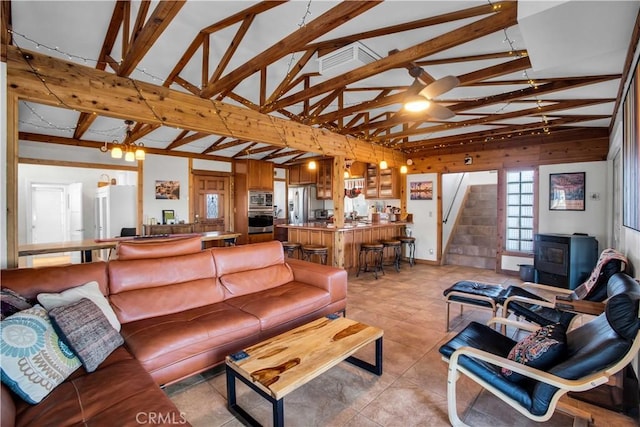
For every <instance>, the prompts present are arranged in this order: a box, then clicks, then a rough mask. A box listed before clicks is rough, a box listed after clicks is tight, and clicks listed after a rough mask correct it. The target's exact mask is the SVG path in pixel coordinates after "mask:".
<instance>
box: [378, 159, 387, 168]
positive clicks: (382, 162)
mask: <svg viewBox="0 0 640 427" xmlns="http://www.w3.org/2000/svg"><path fill="white" fill-rule="evenodd" d="M388 167H389V165H388V164H387V161H386V160H382V161H381V162H380V169H387V168H388Z"/></svg>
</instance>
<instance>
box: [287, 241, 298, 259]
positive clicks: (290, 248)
mask: <svg viewBox="0 0 640 427" xmlns="http://www.w3.org/2000/svg"><path fill="white" fill-rule="evenodd" d="M301 246H302V245H301V244H300V243H296V242H282V248H283V249H284V250H285V251H287V258H293V255H294V252H297V253H298V256H297V258H300V250H301V249H300V247H301Z"/></svg>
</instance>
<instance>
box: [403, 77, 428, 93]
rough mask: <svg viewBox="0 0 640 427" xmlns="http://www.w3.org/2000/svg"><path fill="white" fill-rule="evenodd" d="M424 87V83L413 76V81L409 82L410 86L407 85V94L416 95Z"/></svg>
mask: <svg viewBox="0 0 640 427" xmlns="http://www.w3.org/2000/svg"><path fill="white" fill-rule="evenodd" d="M424 87H425V85H424V84H423V83H422V82H420V80H418V79H417V78H415V79H414V80H413V83H411V86H409V87H408V88H407V94H408V95H416V94H418V93H419V92H420V91H421V90H423V89H424Z"/></svg>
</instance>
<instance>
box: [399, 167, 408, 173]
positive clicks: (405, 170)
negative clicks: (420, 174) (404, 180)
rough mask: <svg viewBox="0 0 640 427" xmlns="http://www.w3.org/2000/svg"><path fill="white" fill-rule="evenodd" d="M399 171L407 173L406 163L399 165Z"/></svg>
mask: <svg viewBox="0 0 640 427" xmlns="http://www.w3.org/2000/svg"><path fill="white" fill-rule="evenodd" d="M400 173H402V174H405V173H407V165H402V166H400Z"/></svg>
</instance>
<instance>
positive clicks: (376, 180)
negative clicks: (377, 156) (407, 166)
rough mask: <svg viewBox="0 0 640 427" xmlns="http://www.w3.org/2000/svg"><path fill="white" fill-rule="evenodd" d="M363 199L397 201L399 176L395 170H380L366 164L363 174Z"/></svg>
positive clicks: (373, 165)
mask: <svg viewBox="0 0 640 427" xmlns="http://www.w3.org/2000/svg"><path fill="white" fill-rule="evenodd" d="M365 178H366V179H365V190H364V194H365V198H367V199H399V198H400V174H399V173H398V170H397V169H395V168H388V169H382V170H381V169H380V168H379V167H378V165H376V164H372V163H370V164H368V165H367V170H366V174H365Z"/></svg>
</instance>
